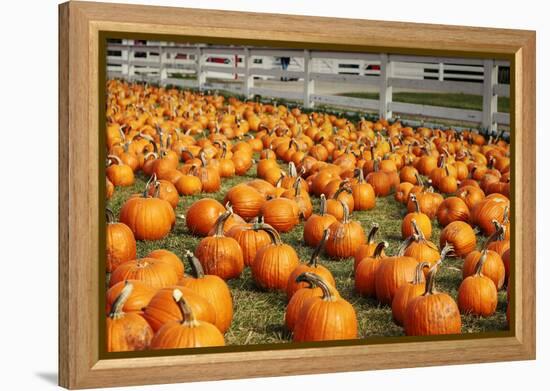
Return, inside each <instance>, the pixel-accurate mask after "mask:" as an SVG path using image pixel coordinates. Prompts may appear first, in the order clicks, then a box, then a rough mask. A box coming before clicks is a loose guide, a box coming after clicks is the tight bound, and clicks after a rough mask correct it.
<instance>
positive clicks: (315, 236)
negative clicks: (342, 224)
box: [304, 194, 336, 247]
mask: <svg viewBox="0 0 550 391" xmlns="http://www.w3.org/2000/svg"><path fill="white" fill-rule="evenodd" d="M326 201H327V200H326V198H325V195H324V194H321V206H320V208H319V214H312V215H311V216H310V217H309V218H308V219H307V220H306V222H305V224H304V242H305V243H306V244H307V245H308V246H310V247H315V246H317V245H318V244H319V241H320V240H321V238H322V236H323V232H324V231H325V229H327V228H328V227H329V226H330V225H331V224H332V223H334V222H335V221H336V217H334V216H333V215H330V214H327V208H326Z"/></svg>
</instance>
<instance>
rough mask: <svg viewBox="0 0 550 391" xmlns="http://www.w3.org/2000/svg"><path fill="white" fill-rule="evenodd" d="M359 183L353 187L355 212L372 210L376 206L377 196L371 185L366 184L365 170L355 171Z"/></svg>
mask: <svg viewBox="0 0 550 391" xmlns="http://www.w3.org/2000/svg"><path fill="white" fill-rule="evenodd" d="M355 174H356V175H357V182H356V183H354V184H352V185H351V194H352V196H353V205H354V206H353V209H354V210H370V209H373V208H374V207H375V206H376V194H375V193H374V188H373V187H372V185H371V184H370V183H367V182H365V178H364V176H363V170H361V169H360V168H358V169H356V170H355Z"/></svg>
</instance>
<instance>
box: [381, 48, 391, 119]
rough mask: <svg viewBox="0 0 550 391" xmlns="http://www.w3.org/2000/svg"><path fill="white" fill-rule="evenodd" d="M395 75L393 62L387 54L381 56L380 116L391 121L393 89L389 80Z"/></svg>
mask: <svg viewBox="0 0 550 391" xmlns="http://www.w3.org/2000/svg"><path fill="white" fill-rule="evenodd" d="M392 75H393V65H392V61H390V59H389V58H388V55H387V54H386V53H381V54H380V98H379V105H380V107H379V109H378V115H379V116H380V118H384V119H391V117H392V115H393V113H392V112H391V110H390V103H391V101H392V95H393V88H392V87H391V86H390V85H389V78H390V77H392Z"/></svg>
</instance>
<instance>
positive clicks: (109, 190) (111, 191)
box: [105, 177, 115, 200]
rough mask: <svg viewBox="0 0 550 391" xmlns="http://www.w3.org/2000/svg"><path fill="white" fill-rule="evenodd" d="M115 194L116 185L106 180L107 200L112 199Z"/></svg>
mask: <svg viewBox="0 0 550 391" xmlns="http://www.w3.org/2000/svg"><path fill="white" fill-rule="evenodd" d="M114 192H115V185H113V182H111V181H110V180H109V178H107V177H106V178H105V198H107V199H108V200H110V199H111V197H112V196H113V194H114Z"/></svg>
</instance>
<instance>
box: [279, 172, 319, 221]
mask: <svg viewBox="0 0 550 391" xmlns="http://www.w3.org/2000/svg"><path fill="white" fill-rule="evenodd" d="M302 183H304V182H302V180H301V178H297V179H296V180H295V182H294V185H293V187H292V189H288V190H286V191H285V192H283V193H282V194H281V197H283V198H288V199H290V200H293V201H294V202H296V204H297V205H298V211H299V215H300V217H301V218H302V219H304V220H307V219H308V218H309V217H310V216H311V214H312V213H313V206H312V204H311V198H310V197H309V194H308V193H307V192H306V191H304V190H302Z"/></svg>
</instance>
